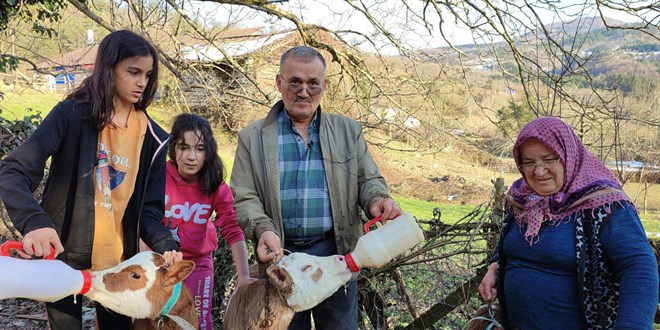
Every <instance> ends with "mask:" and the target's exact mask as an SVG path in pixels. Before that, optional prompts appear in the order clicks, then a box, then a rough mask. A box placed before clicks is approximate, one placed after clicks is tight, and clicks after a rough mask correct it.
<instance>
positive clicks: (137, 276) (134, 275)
mask: <svg viewBox="0 0 660 330" xmlns="http://www.w3.org/2000/svg"><path fill="white" fill-rule="evenodd" d="M131 277H132V278H134V279H136V280H139V279H140V277H142V276H140V274H138V273H131Z"/></svg>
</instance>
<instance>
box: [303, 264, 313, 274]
mask: <svg viewBox="0 0 660 330" xmlns="http://www.w3.org/2000/svg"><path fill="white" fill-rule="evenodd" d="M311 269H312V265H305V267H303V268H302V269H301V270H300V271H301V272H303V273H304V272H306V271H309V270H311Z"/></svg>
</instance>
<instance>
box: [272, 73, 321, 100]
mask: <svg viewBox="0 0 660 330" xmlns="http://www.w3.org/2000/svg"><path fill="white" fill-rule="evenodd" d="M279 76H280V79H282V82H283V83H284V84H285V85H286V89H287V90H288V91H289V92H291V93H294V94H298V93H300V92H302V90H303V89H306V90H307V94H309V95H310V96H315V95H319V94H321V92H322V91H323V83H322V82H308V83H301V82H299V81H290V82H285V81H284V77H282V75H279Z"/></svg>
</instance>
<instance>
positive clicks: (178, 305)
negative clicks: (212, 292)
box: [86, 251, 198, 329]
mask: <svg viewBox="0 0 660 330" xmlns="http://www.w3.org/2000/svg"><path fill="white" fill-rule="evenodd" d="M194 268H195V264H194V263H193V262H192V261H189V260H184V261H180V262H176V263H174V264H173V265H168V264H167V263H166V261H165V258H163V256H162V255H160V254H158V253H155V252H151V251H148V252H141V253H138V254H136V255H135V256H133V257H132V258H130V259H128V260H126V261H124V262H122V263H120V264H119V265H117V266H115V267H113V268H110V269H106V270H103V271H98V272H91V273H92V287H91V289H90V291H89V292H88V293H87V295H86V296H87V297H89V298H90V299H92V300H95V301H98V302H100V303H101V304H102V305H103V306H105V307H107V308H109V309H111V310H113V311H115V312H117V313H120V314H123V315H126V316H130V317H132V318H133V329H181V328H182V327H183V328H184V329H186V327H187V326H188V325H187V324H189V325H190V326H191V327H192V329H197V327H198V316H197V311H196V310H195V306H194V303H193V297H192V294H191V293H190V290H189V289H188V288H187V287H186V286H185V284H183V283H181V281H183V280H184V279H185V278H186V277H188V275H190V273H192V271H193V269H194ZM179 290H180V294H179V297H178V299H176V302H174V298H172V296H173V295H172V293H173V292H176V291H179ZM175 296H176V295H175ZM168 303H169V304H168ZM166 305H168V306H170V307H171V309H170V310H169V312H167V313H166V314H163V313H162V312H163V307H165V306H166ZM181 320H184V321H185V322H182V321H181ZM159 322H161V324H160V326H159ZM186 323H187V324H186Z"/></svg>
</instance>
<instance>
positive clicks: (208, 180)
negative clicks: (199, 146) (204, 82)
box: [167, 113, 225, 196]
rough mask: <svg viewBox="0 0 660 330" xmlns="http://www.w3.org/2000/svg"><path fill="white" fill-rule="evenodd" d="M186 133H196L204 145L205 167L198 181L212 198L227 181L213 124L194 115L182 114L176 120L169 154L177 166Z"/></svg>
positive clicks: (201, 170)
mask: <svg viewBox="0 0 660 330" xmlns="http://www.w3.org/2000/svg"><path fill="white" fill-rule="evenodd" d="M186 132H195V134H197V136H198V137H199V139H200V140H201V141H203V143H204V166H202V168H201V169H200V171H199V176H198V178H197V180H199V182H200V183H201V186H202V188H201V190H202V192H203V193H205V194H206V195H207V196H211V194H213V193H214V192H215V191H216V190H218V187H219V186H220V184H221V183H222V182H223V181H224V180H225V167H224V165H223V164H222V160H220V156H218V143H217V142H216V141H215V138H214V137H213V132H212V131H211V124H209V122H208V120H206V119H204V118H202V117H200V116H199V115H196V114H192V113H182V114H180V115H178V116H176V117H175V118H174V123H173V124H172V132H171V133H170V134H171V135H172V138H171V139H170V142H169V146H168V147H169V150H168V152H167V154H168V156H169V157H170V161H171V162H172V163H174V165H175V166H176V148H177V147H178V146H179V145H180V144H181V143H183V142H184V139H183V134H184V133H186Z"/></svg>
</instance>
